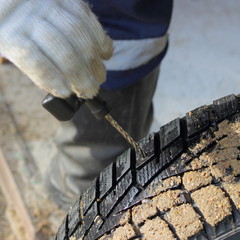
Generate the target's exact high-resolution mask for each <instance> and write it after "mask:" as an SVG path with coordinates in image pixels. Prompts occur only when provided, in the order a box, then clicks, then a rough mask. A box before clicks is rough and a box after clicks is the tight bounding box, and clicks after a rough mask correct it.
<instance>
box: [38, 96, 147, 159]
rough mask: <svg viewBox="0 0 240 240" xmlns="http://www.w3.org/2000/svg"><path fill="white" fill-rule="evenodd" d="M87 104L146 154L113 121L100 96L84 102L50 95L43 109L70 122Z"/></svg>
mask: <svg viewBox="0 0 240 240" xmlns="http://www.w3.org/2000/svg"><path fill="white" fill-rule="evenodd" d="M84 103H85V104H86V105H87V107H88V108H89V110H90V111H91V113H92V114H93V115H94V116H95V117H96V118H97V119H100V118H103V117H104V118H105V119H106V120H107V121H108V122H109V123H110V124H111V125H112V126H113V127H114V128H115V129H116V130H117V131H118V132H119V133H120V134H121V135H122V136H123V137H124V138H125V139H126V140H127V141H128V142H129V143H130V144H131V146H132V147H133V148H134V149H135V151H138V152H139V153H140V154H142V156H143V157H145V156H146V155H145V152H144V151H143V150H142V149H141V147H140V146H139V144H138V143H137V142H135V141H134V140H133V138H132V137H131V136H129V134H128V133H127V132H126V131H125V130H124V129H123V128H122V127H121V126H120V125H119V124H118V123H117V122H116V121H115V120H114V119H113V117H112V116H111V115H110V109H111V108H110V107H109V106H108V104H107V103H106V102H105V101H103V100H102V99H101V98H100V97H99V96H97V97H94V98H93V99H88V100H84V99H81V98H78V97H77V96H76V95H72V96H71V97H69V98H66V99H62V98H57V97H54V96H52V95H51V94H48V95H47V96H46V97H45V98H44V99H43V102H42V105H43V107H44V108H45V109H46V110H48V111H49V112H50V113H51V114H52V115H53V116H54V117H55V118H57V119H58V120H59V121H68V120H70V119H72V118H73V116H74V115H75V113H76V112H77V111H78V109H79V108H80V107H81V105H82V104H84Z"/></svg>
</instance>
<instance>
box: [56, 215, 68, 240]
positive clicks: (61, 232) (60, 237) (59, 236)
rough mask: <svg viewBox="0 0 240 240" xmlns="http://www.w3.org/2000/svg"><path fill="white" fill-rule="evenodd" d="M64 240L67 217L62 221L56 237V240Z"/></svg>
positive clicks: (65, 237)
mask: <svg viewBox="0 0 240 240" xmlns="http://www.w3.org/2000/svg"><path fill="white" fill-rule="evenodd" d="M66 239H67V216H66V217H65V218H64V220H63V221H62V224H61V225H60V227H59V229H58V232H57V235H56V240H66Z"/></svg>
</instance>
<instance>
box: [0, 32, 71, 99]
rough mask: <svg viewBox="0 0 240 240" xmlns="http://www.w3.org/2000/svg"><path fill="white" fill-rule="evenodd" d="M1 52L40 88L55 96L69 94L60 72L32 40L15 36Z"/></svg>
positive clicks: (69, 89) (67, 86)
mask: <svg viewBox="0 0 240 240" xmlns="http://www.w3.org/2000/svg"><path fill="white" fill-rule="evenodd" d="M2 53H3V54H4V55H5V56H7V57H8V59H9V60H10V61H11V62H13V63H14V64H15V65H16V66H17V67H18V68H19V69H20V70H21V71H22V72H24V73H25V74H26V75H27V76H28V77H29V78H30V79H31V80H32V81H33V82H34V83H35V84H36V85H37V86H38V87H40V88H41V89H43V90H45V91H47V92H49V93H51V94H52V95H54V96H57V97H67V96H69V95H70V94H71V88H70V85H69V84H68V83H67V82H65V81H64V79H63V77H62V76H63V75H62V73H61V72H60V71H59V69H57V68H56V66H55V65H54V64H53V63H52V62H51V61H49V59H48V58H47V57H46V56H45V55H44V54H43V53H42V52H41V50H40V49H39V48H38V47H37V46H36V44H35V43H34V42H33V41H31V40H29V39H26V38H24V37H23V36H21V35H18V36H15V38H14V40H13V41H12V42H10V41H8V43H7V44H5V46H4V47H3V49H2Z"/></svg>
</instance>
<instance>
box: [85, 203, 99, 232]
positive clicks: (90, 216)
mask: <svg viewBox="0 0 240 240" xmlns="http://www.w3.org/2000/svg"><path fill="white" fill-rule="evenodd" d="M97 215H98V209H97V202H95V203H94V204H93V205H92V207H91V208H90V209H89V210H88V211H87V214H86V216H84V218H83V227H84V229H85V230H87V229H89V227H90V226H91V225H92V223H93V222H94V219H95V217H96V216H97Z"/></svg>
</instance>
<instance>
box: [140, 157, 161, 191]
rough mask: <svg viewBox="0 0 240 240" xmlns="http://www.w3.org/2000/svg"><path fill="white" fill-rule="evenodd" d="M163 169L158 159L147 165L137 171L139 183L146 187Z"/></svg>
mask: <svg viewBox="0 0 240 240" xmlns="http://www.w3.org/2000/svg"><path fill="white" fill-rule="evenodd" d="M161 168H162V165H161V163H160V162H157V159H154V160H152V161H151V162H149V163H147V164H146V165H145V166H144V167H143V168H142V169H140V170H138V171H137V182H138V183H139V184H140V185H141V186H142V187H144V186H145V185H146V183H147V182H148V181H149V180H150V179H151V178H152V177H153V176H154V175H155V174H156V173H157V172H158V171H159V170H160V169H161Z"/></svg>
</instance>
